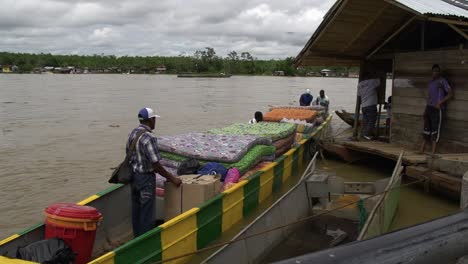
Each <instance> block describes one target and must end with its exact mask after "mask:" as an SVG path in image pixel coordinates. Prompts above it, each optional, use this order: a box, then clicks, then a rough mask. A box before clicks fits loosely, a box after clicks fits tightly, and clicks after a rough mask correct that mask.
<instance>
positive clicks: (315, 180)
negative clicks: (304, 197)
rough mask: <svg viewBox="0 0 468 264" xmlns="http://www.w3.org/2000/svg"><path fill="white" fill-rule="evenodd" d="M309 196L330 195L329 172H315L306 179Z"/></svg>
mask: <svg viewBox="0 0 468 264" xmlns="http://www.w3.org/2000/svg"><path fill="white" fill-rule="evenodd" d="M306 186H307V192H308V194H309V198H320V197H328V192H329V188H328V174H326V173H320V172H318V173H314V174H312V175H311V176H310V177H309V178H308V179H307V180H306Z"/></svg>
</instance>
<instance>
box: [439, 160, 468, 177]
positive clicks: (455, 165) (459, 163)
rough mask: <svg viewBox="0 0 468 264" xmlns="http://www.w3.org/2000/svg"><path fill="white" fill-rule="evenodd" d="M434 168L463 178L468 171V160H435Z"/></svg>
mask: <svg viewBox="0 0 468 264" xmlns="http://www.w3.org/2000/svg"><path fill="white" fill-rule="evenodd" d="M432 166H433V168H434V169H436V170H439V171H443V172H446V173H448V174H450V175H453V176H457V177H460V178H461V177H463V175H464V174H465V172H467V171H468V160H465V159H462V158H456V157H453V158H438V159H434V160H433V163H432Z"/></svg>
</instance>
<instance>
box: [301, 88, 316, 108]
mask: <svg viewBox="0 0 468 264" xmlns="http://www.w3.org/2000/svg"><path fill="white" fill-rule="evenodd" d="M312 100H314V97H313V96H312V95H311V94H310V89H307V90H306V92H305V93H303V94H302V95H301V98H299V105H300V106H310V103H312Z"/></svg>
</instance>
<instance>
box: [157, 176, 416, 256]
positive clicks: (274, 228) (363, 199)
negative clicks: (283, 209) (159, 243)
mask: <svg viewBox="0 0 468 264" xmlns="http://www.w3.org/2000/svg"><path fill="white" fill-rule="evenodd" d="M423 181H425V180H424V179H421V180H417V181H414V182H410V183H406V184H401V185H399V186H396V187H393V188H389V189H388V190H386V191H383V192H381V193H377V194H374V195H371V196H368V197H365V198H362V199H360V200H359V201H357V202H350V203H348V204H345V205H342V206H339V207H337V208H335V209H333V210H330V211H324V212H321V213H318V214H315V215H311V216H307V217H304V218H301V219H299V220H296V221H294V222H290V223H287V224H284V225H279V226H275V227H272V228H270V229H266V230H264V231H262V232H259V233H255V234H250V235H247V236H243V237H239V238H236V239H232V240H230V241H227V242H221V243H216V244H213V245H211V246H208V247H205V248H202V249H199V250H196V251H192V252H189V253H185V254H182V255H179V256H175V257H172V258H168V259H165V260H160V261H157V262H155V263H154V264H159V263H163V262H164V261H173V260H176V259H180V258H185V257H188V256H191V255H196V254H198V253H202V252H205V251H209V250H212V249H216V248H220V247H222V246H226V245H229V244H233V243H235V242H239V241H242V240H246V239H249V238H252V237H256V236H260V235H263V234H266V233H269V232H272V231H276V230H278V229H282V228H285V227H288V226H292V225H296V224H299V223H302V222H306V221H309V220H311V219H314V218H317V217H319V216H322V215H326V214H330V213H332V212H334V211H338V210H340V209H343V208H345V207H348V206H351V205H354V204H356V203H360V202H361V203H364V201H365V200H368V199H371V198H373V197H376V196H379V195H383V194H385V193H387V192H390V191H392V190H395V189H400V188H403V187H408V186H410V185H413V184H416V183H420V182H423Z"/></svg>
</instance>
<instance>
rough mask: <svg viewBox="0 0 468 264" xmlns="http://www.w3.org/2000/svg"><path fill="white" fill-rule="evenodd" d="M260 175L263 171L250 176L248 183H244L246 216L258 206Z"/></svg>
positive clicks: (244, 212) (244, 209) (244, 211)
mask: <svg viewBox="0 0 468 264" xmlns="http://www.w3.org/2000/svg"><path fill="white" fill-rule="evenodd" d="M260 175H262V172H261V171H257V172H256V173H255V174H254V175H252V176H250V177H249V179H248V183H247V184H246V185H244V208H243V214H244V216H247V215H249V214H250V213H251V212H252V211H253V210H255V208H257V206H258V192H259V190H260Z"/></svg>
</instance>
